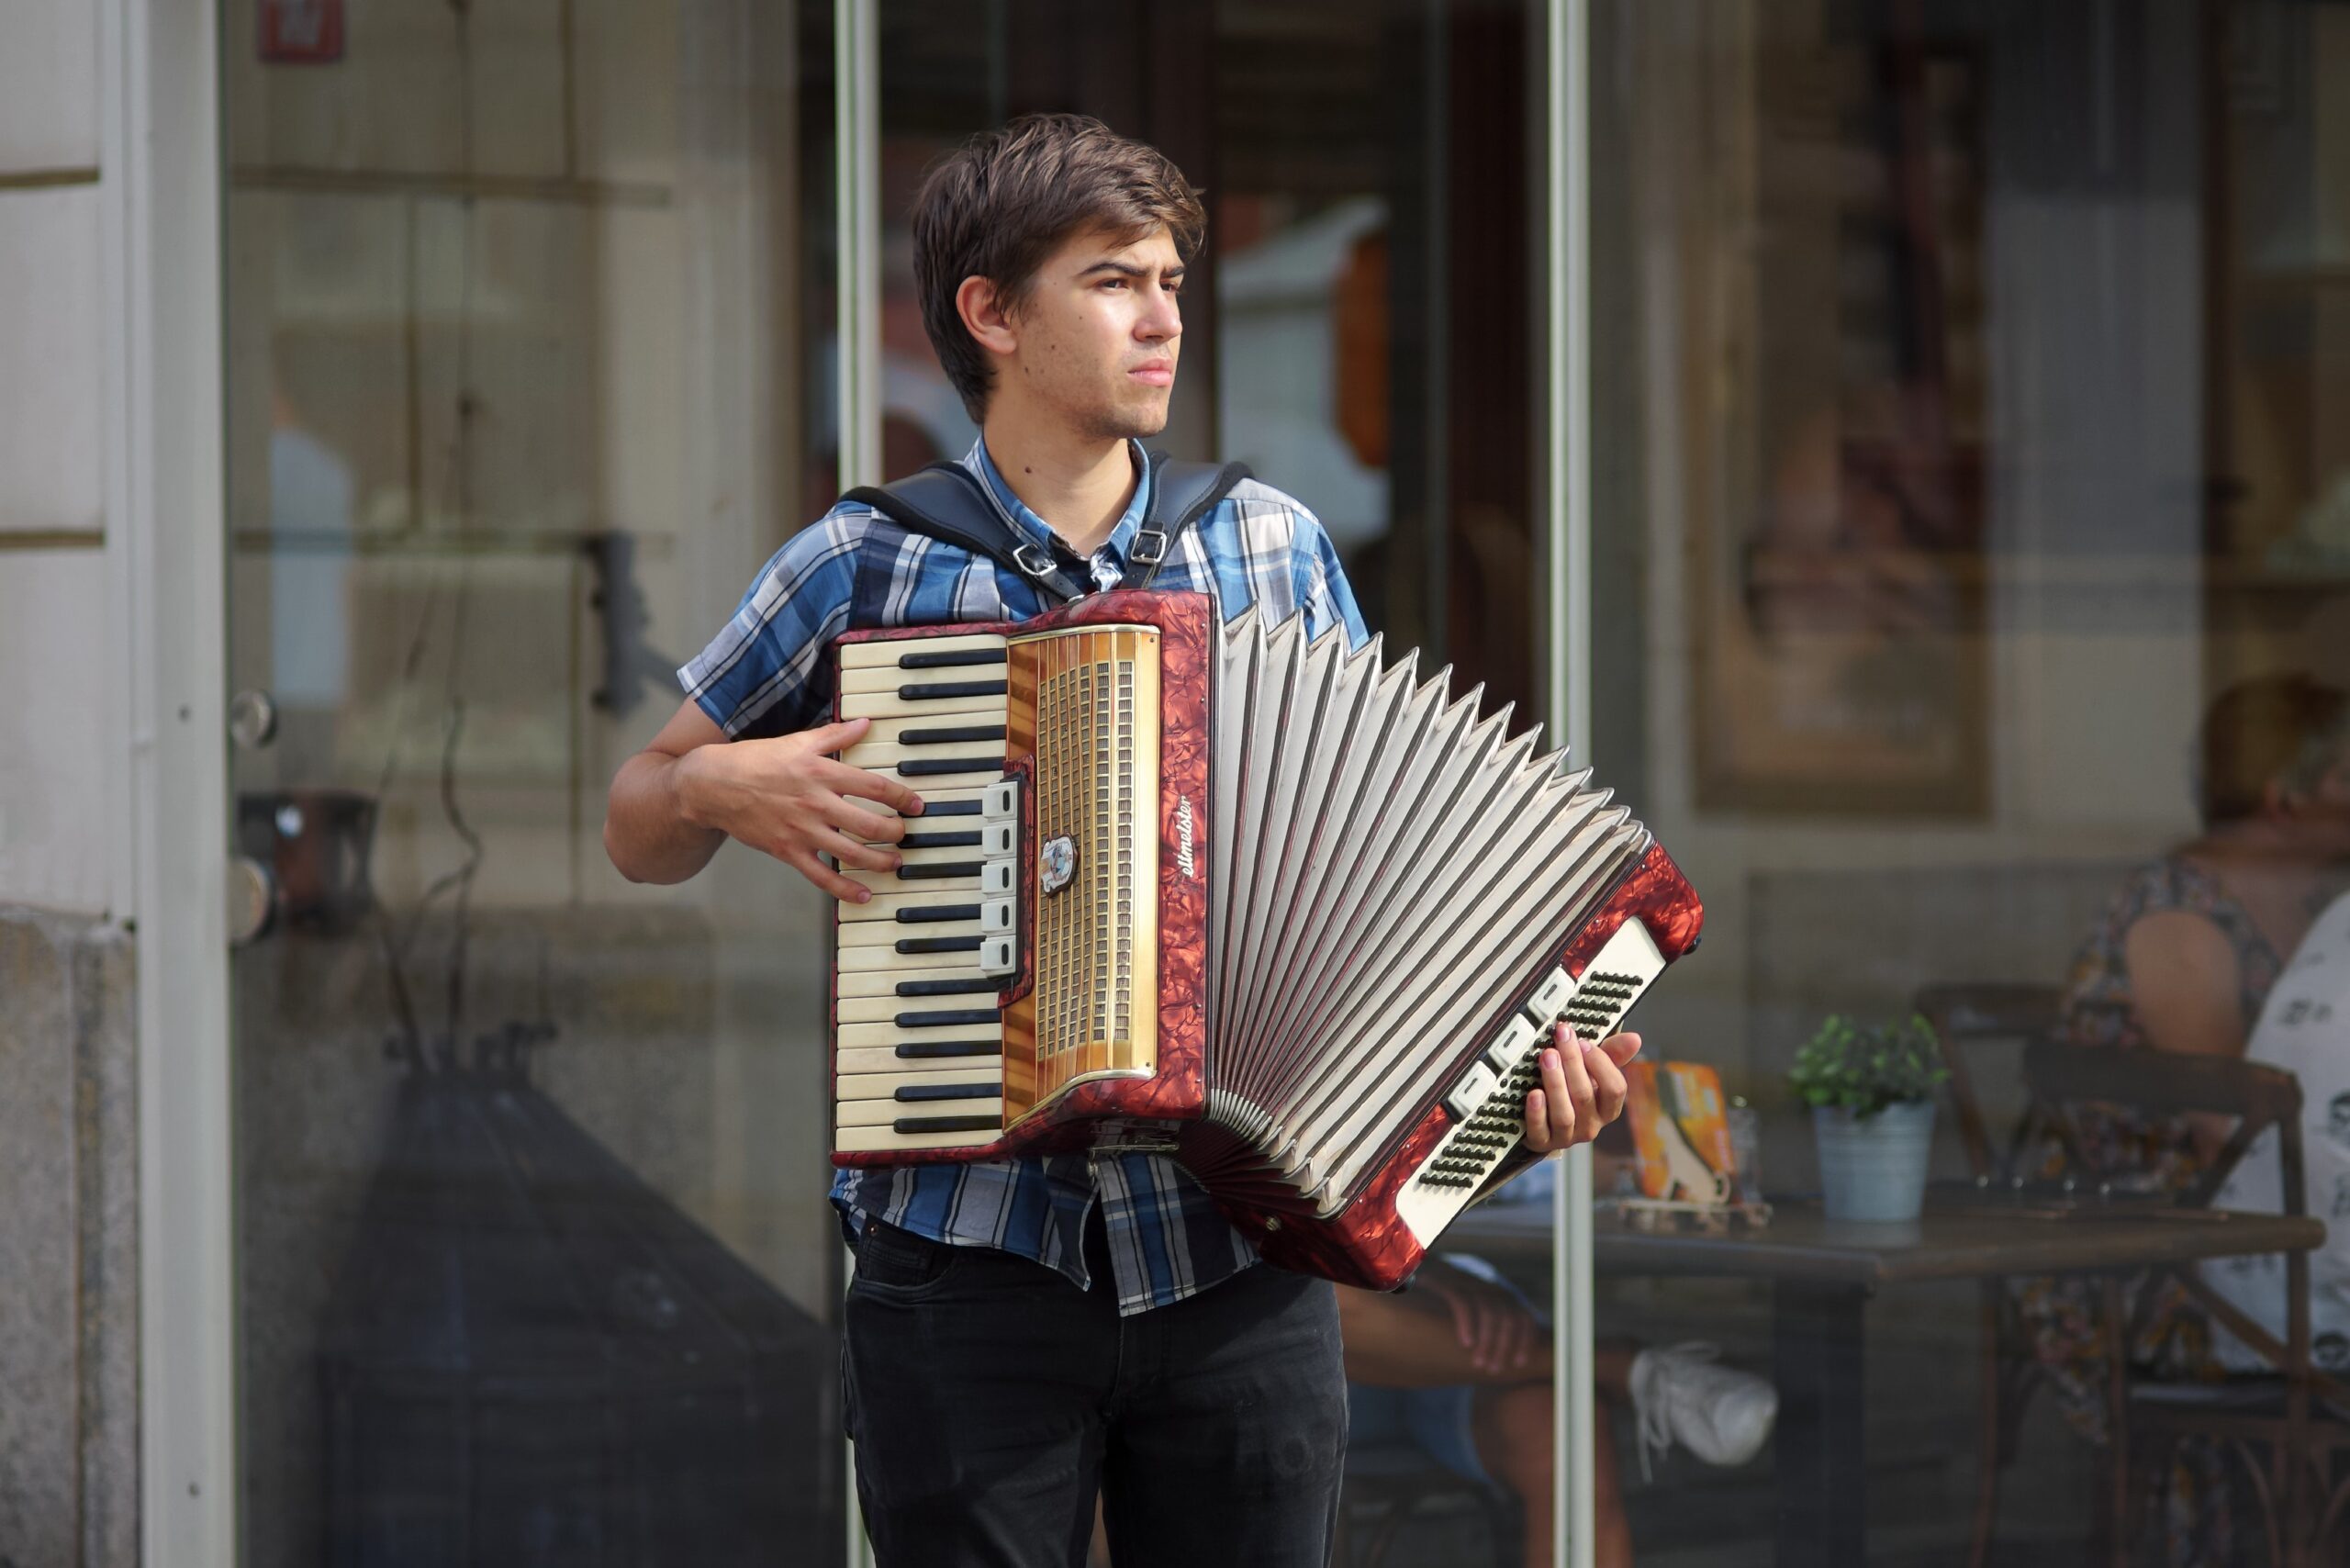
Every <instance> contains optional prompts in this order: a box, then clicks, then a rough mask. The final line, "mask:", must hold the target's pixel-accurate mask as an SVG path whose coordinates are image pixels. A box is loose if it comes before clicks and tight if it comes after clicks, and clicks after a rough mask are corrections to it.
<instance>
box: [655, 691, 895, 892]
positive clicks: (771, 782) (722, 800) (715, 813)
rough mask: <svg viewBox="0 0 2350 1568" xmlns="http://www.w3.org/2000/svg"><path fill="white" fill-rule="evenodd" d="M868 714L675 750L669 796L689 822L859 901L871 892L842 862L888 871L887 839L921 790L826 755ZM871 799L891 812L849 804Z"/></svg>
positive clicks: (857, 734) (859, 732)
mask: <svg viewBox="0 0 2350 1568" xmlns="http://www.w3.org/2000/svg"><path fill="white" fill-rule="evenodd" d="M871 727H872V721H871V720H869V719H850V720H847V721H846V722H842V723H837V724H823V725H820V726H819V727H817V728H815V729H812V730H802V731H800V733H799V734H789V735H778V736H776V737H775V738H774V739H772V740H753V741H735V742H733V744H731V745H705V746H698V747H696V748H695V749H694V750H692V751H690V752H688V753H687V754H686V755H685V756H683V757H681V758H679V759H678V775H677V802H678V808H679V810H680V811H681V812H683V813H684V815H685V818H686V820H687V821H688V822H690V823H694V824H695V825H696V826H699V827H708V828H716V829H717V830H718V831H720V832H721V833H723V834H726V836H727V837H729V838H732V839H736V840H738V841H740V842H741V843H744V844H746V845H749V846H751V847H752V848H753V849H755V850H758V851H759V852H760V853H761V854H764V855H772V856H774V857H776V858H777V859H778V860H780V861H782V862H783V863H784V864H785V865H787V866H789V867H790V868H793V869H794V870H796V871H798V872H799V873H800V875H801V876H803V877H805V878H807V879H809V880H810V881H811V882H813V883H815V884H816V885H817V886H818V887H820V888H822V889H823V890H824V891H826V892H828V893H830V894H832V895H833V896H834V898H840V899H847V900H849V901H851V902H856V903H863V902H866V901H867V899H869V898H871V897H872V896H873V895H872V893H871V892H870V891H869V890H867V888H866V887H865V885H864V884H863V883H861V882H857V881H856V880H854V879H851V878H848V877H845V876H843V875H842V874H841V872H840V871H836V870H834V869H833V868H831V867H829V866H827V865H825V864H824V862H823V860H822V858H821V857H822V856H826V855H830V856H832V857H834V858H835V859H836V860H838V861H839V862H840V865H841V867H842V868H843V869H847V868H856V869H859V870H866V871H894V870H896V869H897V868H898V867H899V865H900V864H901V857H900V855H899V854H898V852H897V851H896V850H894V849H891V848H890V847H888V846H890V845H892V844H895V843H896V842H897V841H898V840H899V839H901V838H902V837H904V836H905V832H906V821H905V819H906V818H908V817H914V816H920V815H921V814H922V809H923V806H922V797H921V796H919V795H917V794H915V793H914V792H913V791H912V790H909V789H907V788H906V787H905V786H904V785H902V784H900V783H898V782H896V781H895V780H893V779H889V778H882V777H881V776H880V775H879V774H878V773H867V772H866V771H865V770H864V769H863V768H860V767H850V766H848V764H846V763H845V762H839V761H836V760H834V758H833V757H831V756H827V755H825V754H826V753H828V752H835V751H840V750H843V749H845V748H846V747H848V746H851V745H856V743H857V741H859V740H860V739H862V738H863V737H864V735H865V732H866V731H867V729H869V728H871ZM859 799H862V800H867V801H878V802H879V803H880V804H882V805H884V806H888V807H889V808H890V810H892V811H894V812H898V813H899V814H898V815H896V816H890V815H886V814H884V813H883V812H874V811H868V810H867V809H866V808H865V807H863V806H860V805H857V804H856V803H855V802H856V801H857V800H859Z"/></svg>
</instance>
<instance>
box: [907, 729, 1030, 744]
mask: <svg viewBox="0 0 2350 1568" xmlns="http://www.w3.org/2000/svg"><path fill="white" fill-rule="evenodd" d="M1003 731H1004V726H1003V725H1002V724H965V725H963V726H962V727H961V728H959V729H956V728H951V727H950V728H947V729H943V730H901V731H899V732H898V744H899V745H955V744H956V743H957V742H958V741H1000V740H1002V739H1003Z"/></svg>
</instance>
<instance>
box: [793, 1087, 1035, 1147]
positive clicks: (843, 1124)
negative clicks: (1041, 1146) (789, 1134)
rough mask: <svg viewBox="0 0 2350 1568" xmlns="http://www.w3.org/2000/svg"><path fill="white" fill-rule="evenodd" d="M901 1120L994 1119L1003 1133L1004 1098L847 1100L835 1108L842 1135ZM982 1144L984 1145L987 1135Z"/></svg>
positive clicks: (995, 1096) (836, 1123) (835, 1123)
mask: <svg viewBox="0 0 2350 1568" xmlns="http://www.w3.org/2000/svg"><path fill="white" fill-rule="evenodd" d="M901 1116H993V1117H994V1118H996V1124H997V1130H998V1131H999V1132H1000V1131H1002V1123H1003V1096H1002V1095H1001V1094H990V1095H988V1096H986V1097H985V1098H979V1097H974V1098H972V1099H968V1100H923V1101H915V1102H908V1101H901V1100H844V1101H842V1102H841V1103H839V1104H838V1105H837V1106H835V1107H834V1118H833V1122H834V1126H836V1127H838V1128H839V1129H840V1130H841V1131H843V1132H846V1131H847V1130H848V1129H849V1128H851V1127H887V1126H889V1125H890V1123H892V1122H894V1121H896V1120H897V1119H898V1118H899V1117H901ZM966 1136H968V1135H966ZM979 1141H981V1142H984V1141H985V1135H984V1134H982V1135H981V1137H980V1138H979Z"/></svg>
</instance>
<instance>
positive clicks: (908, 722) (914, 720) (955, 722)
mask: <svg viewBox="0 0 2350 1568" xmlns="http://www.w3.org/2000/svg"><path fill="white" fill-rule="evenodd" d="M864 716H865V715H862V714H852V715H851V717H853V718H858V717H864ZM1004 723H1005V716H1004V714H1002V713H1001V712H999V713H996V714H994V715H993V716H990V715H988V714H985V713H981V714H965V715H963V716H961V717H959V718H946V719H932V718H925V717H923V715H921V714H919V713H916V714H912V715H909V716H908V717H906V718H902V719H875V720H874V721H873V722H872V724H871V725H870V726H869V727H868V728H867V730H866V732H865V734H864V736H863V738H862V739H860V740H859V741H858V742H857V743H856V744H857V745H860V746H868V745H905V744H906V742H905V740H904V738H903V737H904V735H905V733H906V732H907V731H909V730H912V731H913V732H914V733H915V734H921V733H922V732H923V731H924V730H961V729H977V728H980V727H984V726H995V727H998V728H1001V727H1002V726H1003V724H1004ZM960 745H970V746H974V747H979V748H985V747H987V746H990V745H992V746H996V747H998V748H999V749H1000V748H1001V747H1002V745H1003V743H1002V741H1001V740H992V741H968V742H966V741H937V742H923V743H921V744H918V745H916V746H915V747H914V749H915V750H916V751H925V752H926V751H951V750H953V749H955V748H956V747H957V746H960Z"/></svg>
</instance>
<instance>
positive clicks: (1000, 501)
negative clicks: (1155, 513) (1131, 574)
mask: <svg viewBox="0 0 2350 1568" xmlns="http://www.w3.org/2000/svg"><path fill="white" fill-rule="evenodd" d="M1126 450H1127V453H1128V454H1129V455H1130V456H1131V457H1132V459H1133V461H1134V465H1135V472H1136V474H1138V475H1140V476H1141V482H1140V483H1139V484H1137V485H1136V486H1135V497H1134V499H1133V500H1131V501H1128V502H1127V503H1126V510H1125V513H1124V514H1123V515H1122V516H1120V517H1119V519H1118V522H1117V526H1116V527H1114V528H1113V529H1111V530H1110V537H1109V538H1107V539H1105V540H1103V541H1102V544H1101V547H1100V548H1099V549H1097V550H1095V551H1094V552H1093V561H1094V563H1095V564H1097V565H1099V564H1102V562H1103V561H1104V558H1105V557H1106V558H1107V563H1108V564H1109V565H1111V566H1116V567H1117V568H1118V569H1119V570H1120V571H1124V570H1125V565H1126V552H1127V551H1129V550H1130V549H1132V548H1133V547H1134V542H1135V534H1136V532H1139V531H1140V530H1141V528H1142V520H1143V516H1144V514H1145V513H1147V512H1148V511H1149V510H1150V482H1151V476H1150V459H1149V457H1148V456H1147V454H1145V453H1144V452H1143V449H1142V442H1138V441H1135V440H1133V439H1131V438H1129V439H1128V441H1127V442H1126ZM963 466H964V467H966V468H968V469H969V470H970V471H971V472H972V473H974V474H976V475H978V476H979V483H980V484H981V485H982V486H984V487H986V489H987V492H988V498H990V500H992V501H994V502H995V506H996V510H997V512H998V513H999V514H1001V515H1002V518H1003V521H1005V522H1007V523H1009V524H1011V526H1012V531H1013V534H1014V535H1016V536H1017V537H1018V538H1020V539H1021V540H1022V541H1023V542H1024V543H1030V544H1035V545H1037V546H1039V547H1041V548H1043V549H1046V550H1047V551H1049V550H1051V549H1052V548H1053V546H1054V545H1055V544H1056V543H1059V536H1058V535H1057V534H1056V533H1054V532H1053V530H1052V525H1051V524H1049V523H1047V522H1046V521H1045V520H1044V519H1043V518H1041V517H1038V516H1037V515H1036V514H1035V512H1033V511H1031V510H1028V503H1027V502H1025V501H1024V500H1022V499H1021V498H1019V497H1018V496H1017V495H1015V494H1013V489H1012V487H1011V486H1010V485H1008V484H1006V483H1005V482H1004V477H1003V475H1002V472H1001V471H1000V470H998V469H997V467H996V465H995V459H994V458H992V457H990V456H989V455H988V443H987V438H986V437H985V436H981V437H980V438H979V440H977V441H975V442H972V443H971V450H970V451H969V452H968V453H966V454H964V457H963ZM1061 548H1062V549H1064V550H1066V549H1067V548H1068V545H1067V544H1066V543H1062V544H1061Z"/></svg>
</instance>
